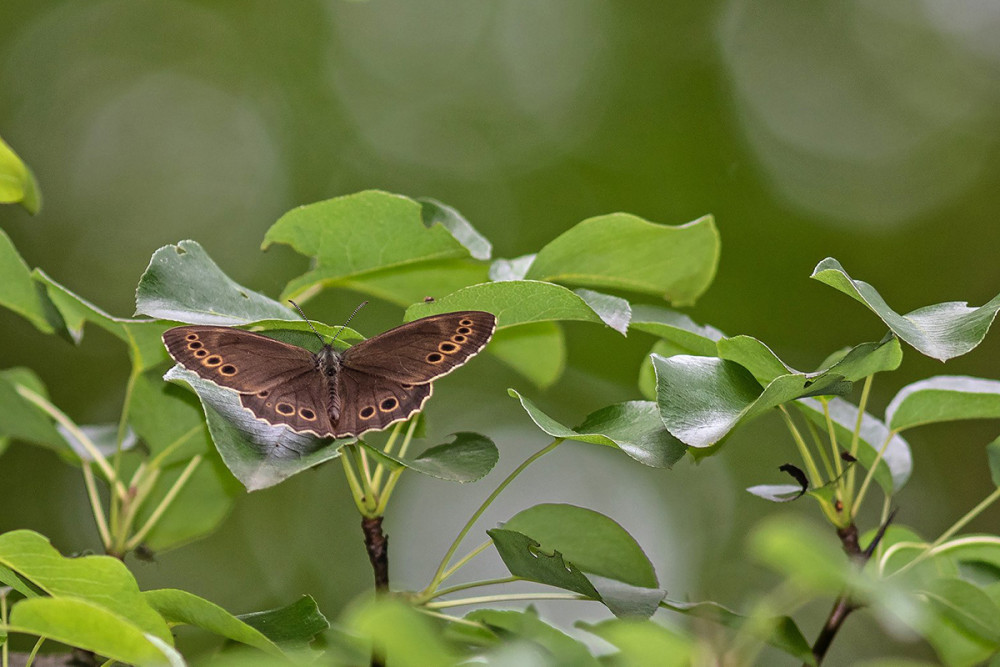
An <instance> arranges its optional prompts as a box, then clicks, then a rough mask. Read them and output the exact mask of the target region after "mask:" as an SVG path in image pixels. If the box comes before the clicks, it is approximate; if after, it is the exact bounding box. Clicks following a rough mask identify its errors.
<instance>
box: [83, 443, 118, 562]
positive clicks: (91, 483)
mask: <svg viewBox="0 0 1000 667" xmlns="http://www.w3.org/2000/svg"><path fill="white" fill-rule="evenodd" d="M82 470H83V483H84V485H85V486H86V487H87V497H88V498H89V499H90V509H91V511H92V512H93V513H94V521H95V522H96V523H97V533H98V534H99V535H100V536H101V544H103V545H104V550H105V551H107V550H109V549H110V548H111V531H109V530H108V522H107V520H106V519H105V518H104V507H103V506H102V505H101V497H100V495H98V493H97V482H96V481H95V480H94V471H93V470H91V468H90V462H89V461H84V462H83V467H82Z"/></svg>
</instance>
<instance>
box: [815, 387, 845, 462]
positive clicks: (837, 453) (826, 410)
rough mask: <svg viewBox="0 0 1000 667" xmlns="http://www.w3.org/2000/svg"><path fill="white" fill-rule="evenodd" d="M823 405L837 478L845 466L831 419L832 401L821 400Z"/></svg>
mask: <svg viewBox="0 0 1000 667" xmlns="http://www.w3.org/2000/svg"><path fill="white" fill-rule="evenodd" d="M820 402H821V403H822V404H823V417H824V418H825V419H826V431H827V437H829V439H830V456H832V457H833V465H834V466H835V467H836V470H837V475H836V476H837V477H840V476H841V475H842V474H843V472H844V466H843V464H842V463H841V461H840V448H839V447H837V432H836V430H835V429H834V428H833V419H832V418H831V417H830V401H827V400H825V399H820Z"/></svg>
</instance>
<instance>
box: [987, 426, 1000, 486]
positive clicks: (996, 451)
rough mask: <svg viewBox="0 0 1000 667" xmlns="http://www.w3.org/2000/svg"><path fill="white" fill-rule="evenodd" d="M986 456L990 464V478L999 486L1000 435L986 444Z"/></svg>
mask: <svg viewBox="0 0 1000 667" xmlns="http://www.w3.org/2000/svg"><path fill="white" fill-rule="evenodd" d="M986 458H987V460H988V461H989V464H990V479H992V480H993V484H994V485H995V486H997V487H998V488H1000V437H998V438H996V439H995V440H993V442H991V443H990V444H988V445H986Z"/></svg>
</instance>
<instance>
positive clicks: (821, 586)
mask: <svg viewBox="0 0 1000 667" xmlns="http://www.w3.org/2000/svg"><path fill="white" fill-rule="evenodd" d="M750 548H751V550H752V551H753V552H754V553H755V555H756V556H757V558H758V559H760V560H761V561H762V562H764V563H766V564H767V565H770V566H771V567H772V568H774V569H775V570H777V571H778V572H780V573H782V574H783V575H785V576H786V577H789V578H790V579H791V580H792V581H794V582H795V583H796V584H797V585H798V586H800V587H802V588H804V589H806V590H808V591H812V592H815V593H830V594H834V595H837V594H839V593H841V592H843V590H844V588H845V587H846V586H847V585H848V584H849V583H851V582H853V581H854V579H855V577H854V576H853V573H852V571H851V567H852V566H851V563H850V562H849V560H848V558H847V555H846V554H844V552H843V550H842V549H841V548H840V544H839V543H838V542H837V539H836V538H835V537H834V536H833V534H832V533H824V532H820V531H819V530H817V529H816V528H815V527H814V526H813V525H812V524H808V523H806V522H805V521H803V520H801V519H794V518H790V517H787V516H780V517H779V516H774V517H771V518H769V519H766V520H765V521H763V522H762V523H761V524H760V525H758V526H757V528H756V529H755V530H754V532H753V534H752V535H751V539H750Z"/></svg>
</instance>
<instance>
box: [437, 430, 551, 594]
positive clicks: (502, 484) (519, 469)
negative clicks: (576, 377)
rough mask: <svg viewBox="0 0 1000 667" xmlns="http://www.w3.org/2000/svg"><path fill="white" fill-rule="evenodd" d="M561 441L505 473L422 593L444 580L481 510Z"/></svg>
mask: <svg viewBox="0 0 1000 667" xmlns="http://www.w3.org/2000/svg"><path fill="white" fill-rule="evenodd" d="M562 442H563V438H556V439H555V440H553V441H552V442H550V443H549V444H548V445H546V446H545V447H543V448H542V449H540V450H538V451H537V452H535V453H534V454H532V455H531V456H529V457H528V458H526V459H525V460H524V461H523V462H522V463H521V465H519V466H517V468H515V469H514V471H513V472H512V473H510V474H509V475H507V478H506V479H504V480H503V481H502V482H500V485H499V486H497V488H496V489H494V490H493V493H491V494H490V495H489V496H488V497H487V498H486V500H484V501H483V504H482V505H480V506H479V509H477V510H476V511H475V512H473V514H472V516H471V517H469V520H468V521H466V522H465V525H464V526H462V530H461V531H459V533H458V536H457V537H456V538H455V540H454V541H453V542H452V543H451V546H450V547H448V551H447V552H446V553H445V555H444V558H442V559H441V564H440V565H438V569H437V571H436V572H435V573H434V577H433V578H432V579H431V582H430V583H429V584H428V585H427V588H425V589H424V590H423V591H422V594H424V595H429V594H433V593H434V591H436V590H437V587H438V585H440V583H441V582H442V581H443V580H444V579H443V576H444V572H445V570H446V569H447V568H448V563H449V562H450V561H451V558H452V556H454V555H455V551H457V550H458V547H459V545H460V544H461V543H462V540H463V539H465V536H466V535H468V533H469V531H470V530H472V526H473V525H474V524H475V523H476V521H477V520H478V519H479V517H480V516H482V514H483V512H485V511H486V509H487V508H488V507H489V506H490V505H491V504H492V503H493V501H494V500H496V498H497V496H499V495H500V494H501V493H502V492H503V490H504V489H506V488H507V486H508V485H509V484H510V483H511V482H513V481H514V480H515V479H516V478H517V476H518V475H520V474H521V473H522V472H524V469H525V468H527V467H528V466H529V465H531V464H532V463H534V462H535V461H537V460H538V459H540V458H541V457H543V456H545V455H546V454H548V453H549V452H551V451H552V450H553V449H555V448H556V447H558V446H559V445H561V444H562Z"/></svg>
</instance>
